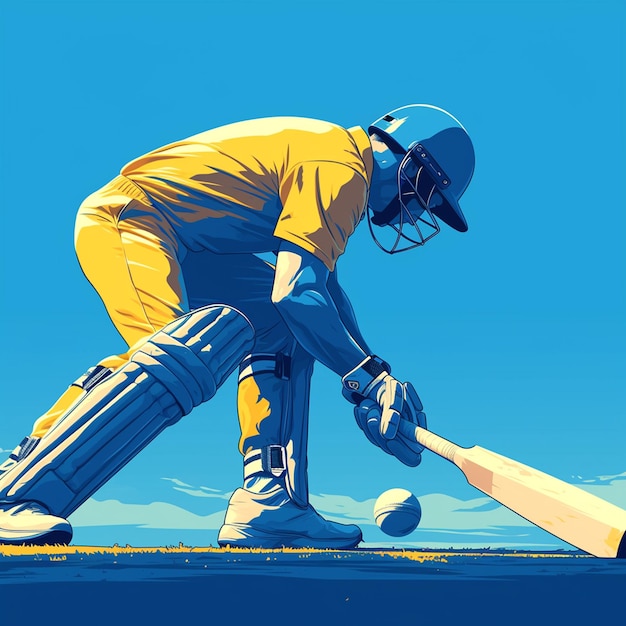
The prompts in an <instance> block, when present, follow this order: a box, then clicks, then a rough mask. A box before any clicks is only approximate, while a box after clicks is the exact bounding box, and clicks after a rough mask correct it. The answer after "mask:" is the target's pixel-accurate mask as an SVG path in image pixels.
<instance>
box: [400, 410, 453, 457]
mask: <svg viewBox="0 0 626 626" xmlns="http://www.w3.org/2000/svg"><path fill="white" fill-rule="evenodd" d="M400 432H401V433H402V434H403V435H404V436H405V437H406V438H407V439H411V440H413V441H417V443H419V444H421V445H422V446H424V447H425V448H428V449H429V450H430V451H431V452H434V453H435V454H438V455H439V456H441V457H443V458H444V459H448V461H451V462H452V463H454V455H455V454H456V452H457V450H459V448H460V446H458V445H457V444H456V443H452V442H451V441H448V440H447V439H444V438H443V437H440V436H439V435H437V434H435V433H433V432H431V431H430V430H426V429H425V428H422V427H421V426H415V425H414V424H411V423H410V422H408V421H407V420H404V419H401V420H400Z"/></svg>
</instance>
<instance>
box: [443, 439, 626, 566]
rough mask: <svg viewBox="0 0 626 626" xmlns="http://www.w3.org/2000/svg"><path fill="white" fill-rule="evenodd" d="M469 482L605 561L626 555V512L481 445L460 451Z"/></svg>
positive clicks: (458, 462) (457, 459)
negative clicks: (605, 559)
mask: <svg viewBox="0 0 626 626" xmlns="http://www.w3.org/2000/svg"><path fill="white" fill-rule="evenodd" d="M452 461H453V463H455V465H457V466H458V467H459V468H460V469H461V471H462V472H463V473H464V474H465V476H466V478H467V481H468V482H469V483H470V484H471V485H473V486H474V487H476V488H477V489H480V491H482V492H484V493H486V494H487V495H489V496H491V497H492V498H493V499H494V500H497V501H498V502H500V503H501V504H503V505H504V506H506V507H508V508H509V509H511V510H512V511H515V512H516V513H518V514H519V515H521V516H522V517H524V518H525V519H527V520H528V521H530V522H532V523H533V524H535V525H536V526H539V527H540V528H543V529H544V530H547V531H548V532H549V533H551V534H553V535H555V536H556V537H558V538H559V539H563V540H564V541H567V542H568V543H571V544H572V545H573V546H575V547H577V548H580V549H581V550H584V551H585V552H589V553H590V554H593V555H595V556H598V557H604V558H625V557H626V511H624V510H623V509H621V508H619V507H617V506H615V505H614V504H611V503H609V502H606V501H605V500H602V499H601V498H598V497H596V496H594V495H592V494H590V493H587V492H586V491H583V490H582V489H579V488H578V487H574V486H573V485H570V484H568V483H566V482H564V481H562V480H559V479H558V478H554V477H553V476H550V475H548V474H545V473H543V472H540V471H539V470H536V469H533V468H531V467H528V466H527V465H524V464H522V463H519V462H517V461H513V460H512V459H508V458H506V457H504V456H501V455H499V454H496V453H495V452H491V451H489V450H486V449H484V448H481V447H480V446H474V447H472V448H457V449H456V450H455V453H454V458H453V459H452Z"/></svg>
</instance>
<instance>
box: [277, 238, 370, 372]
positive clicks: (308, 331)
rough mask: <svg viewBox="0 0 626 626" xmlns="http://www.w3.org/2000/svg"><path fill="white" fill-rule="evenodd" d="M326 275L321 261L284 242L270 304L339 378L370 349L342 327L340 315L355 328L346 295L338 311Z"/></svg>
mask: <svg viewBox="0 0 626 626" xmlns="http://www.w3.org/2000/svg"><path fill="white" fill-rule="evenodd" d="M329 275H330V272H329V270H328V268H327V267H326V266H325V265H324V263H323V262H322V261H321V260H320V259H318V258H317V257H315V256H314V255H312V254H311V253H310V252H307V251H306V250H304V249H303V248H300V247H299V246H296V245H294V244H292V243H289V242H286V241H284V242H283V243H282V244H281V246H280V248H279V250H278V256H277V258H276V277H275V279H274V287H273V291H272V302H273V303H274V305H275V306H276V308H277V309H278V311H279V313H280V314H281V316H282V317H283V319H284V320H285V323H286V324H287V326H288V327H289V330H291V332H292V333H293V335H294V337H295V338H296V339H297V340H298V342H299V343H300V344H301V345H302V346H303V347H304V348H305V350H307V351H308V352H309V353H310V354H311V355H312V356H313V357H315V359H317V360H318V361H320V363H323V364H324V365H325V366H326V367H328V368H329V369H331V370H333V371H334V372H336V373H337V374H339V376H343V375H344V374H346V373H347V372H349V371H351V370H352V369H354V368H355V367H356V366H357V365H358V364H359V363H361V362H362V361H363V360H364V359H366V358H367V356H368V354H369V351H368V348H367V345H366V344H365V343H364V342H363V343H361V341H362V339H361V338H360V333H357V334H358V338H357V337H355V336H354V335H353V334H352V333H351V332H350V330H348V328H347V327H346V324H345V323H344V319H345V320H346V321H347V322H348V324H349V325H351V326H353V328H352V330H353V331H354V329H355V328H356V321H354V323H352V322H353V320H354V313H353V312H352V307H351V306H350V305H349V302H348V300H347V296H345V294H343V298H341V299H340V306H341V308H342V313H340V311H339V309H338V308H337V304H336V303H335V300H334V299H333V296H332V295H331V291H330V290H329V284H328V283H329V282H330V283H331V289H332V290H333V291H334V292H335V293H338V291H337V288H336V287H335V286H334V285H333V281H332V280H331V281H329ZM337 287H338V285H337ZM342 293H343V291H342ZM342 314H343V319H342Z"/></svg>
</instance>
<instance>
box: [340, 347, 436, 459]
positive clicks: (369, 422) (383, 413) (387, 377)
mask: <svg viewBox="0 0 626 626" xmlns="http://www.w3.org/2000/svg"><path fill="white" fill-rule="evenodd" d="M390 369H391V368H390V367H389V365H388V364H387V363H385V362H384V361H382V360H381V359H379V358H378V357H375V356H372V357H368V358H367V359H365V360H364V361H363V362H362V363H360V364H359V365H358V366H357V367H356V368H355V369H354V370H352V371H351V372H348V373H347V374H346V375H345V376H344V377H343V379H342V382H343V395H344V396H345V397H346V398H347V399H348V400H350V401H351V402H353V403H354V404H357V406H356V408H355V409H354V416H355V418H356V421H357V424H358V425H359V427H360V428H361V429H362V430H363V432H364V433H365V435H366V437H367V438H368V439H369V440H370V441H371V442H372V443H373V444H374V445H376V446H378V447H379V448H381V449H382V450H384V451H385V452H387V453H388V454H392V455H393V456H395V457H397V458H398V459H399V460H400V461H402V463H404V464H405V465H409V466H411V467H415V466H417V465H419V464H420V462H421V460H422V456H421V452H422V450H423V449H424V448H423V446H421V445H420V444H418V443H417V442H416V441H411V440H409V439H407V438H406V437H404V436H403V435H402V434H401V433H400V432H399V430H398V427H399V425H400V420H401V419H403V420H406V421H408V422H409V423H410V424H413V425H415V426H422V427H423V428H425V427H426V415H425V414H424V413H423V411H422V409H423V406H422V402H421V400H420V399H419V396H418V395H417V392H416V391H415V388H414V387H413V385H412V384H411V383H401V382H399V381H398V380H396V379H395V378H394V377H393V376H391V374H390V373H389V372H390Z"/></svg>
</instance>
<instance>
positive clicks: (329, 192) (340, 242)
mask: <svg viewBox="0 0 626 626" xmlns="http://www.w3.org/2000/svg"><path fill="white" fill-rule="evenodd" d="M367 193H368V187H367V182H366V181H365V179H364V178H363V176H362V175H361V174H359V173H358V172H357V171H356V170H354V169H352V168H351V167H349V166H347V165H344V164H342V163H337V162H334V161H306V162H302V163H298V164H297V165H296V166H294V167H293V168H292V169H291V170H290V171H289V172H288V173H287V175H286V176H285V177H284V178H283V180H282V181H281V184H280V199H281V202H282V206H283V209H282V212H281V214H280V216H279V218H278V222H277V224H276V228H275V230H274V236H276V237H278V238H279V239H284V240H285V241H289V242H290V243H293V244H295V245H297V246H300V247H301V248H303V249H304V250H306V251H307V252H310V253H311V254H313V255H314V256H315V257H317V258H318V259H320V260H321V261H323V263H324V264H325V265H326V267H327V268H328V269H329V271H331V272H332V271H333V270H334V269H335V263H336V262H337V258H338V257H339V256H340V255H341V254H343V252H344V251H345V249H346V243H347V241H348V237H350V235H351V234H352V233H353V232H354V229H355V228H356V225H357V224H358V223H359V221H360V219H361V216H362V214H363V211H364V210H365V205H366V202H367Z"/></svg>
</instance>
